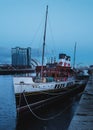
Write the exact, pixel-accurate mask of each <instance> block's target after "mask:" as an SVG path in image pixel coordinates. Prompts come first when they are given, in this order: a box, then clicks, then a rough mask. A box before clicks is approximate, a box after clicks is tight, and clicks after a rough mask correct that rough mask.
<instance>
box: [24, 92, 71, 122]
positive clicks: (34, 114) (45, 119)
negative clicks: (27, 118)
mask: <svg viewBox="0 0 93 130" xmlns="http://www.w3.org/2000/svg"><path fill="white" fill-rule="evenodd" d="M23 96H24V99H25V102H26V104H27V106H28V108H29V110H30V112H31V113H32V114H33V116H35V117H36V118H37V119H39V120H43V121H47V120H52V119H54V118H56V117H58V116H60V115H61V114H63V113H64V112H65V111H66V110H67V109H68V108H69V107H70V106H71V105H72V104H73V103H71V104H70V105H68V106H67V107H66V108H65V109H64V110H63V111H61V112H59V113H57V114H56V115H54V116H51V117H48V118H43V117H40V116H38V115H37V114H36V113H35V112H33V110H32V109H31V107H30V106H29V104H28V101H27V99H26V96H25V93H24V92H23Z"/></svg>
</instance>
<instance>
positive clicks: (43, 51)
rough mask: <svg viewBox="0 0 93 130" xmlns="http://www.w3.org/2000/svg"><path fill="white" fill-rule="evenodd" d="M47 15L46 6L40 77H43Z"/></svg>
mask: <svg viewBox="0 0 93 130" xmlns="http://www.w3.org/2000/svg"><path fill="white" fill-rule="evenodd" d="M47 15H48V5H47V6H46V17H45V28H44V36H43V50H42V66H41V77H43V65H44V55H45V40H46V27H47Z"/></svg>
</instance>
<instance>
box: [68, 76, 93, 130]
mask: <svg viewBox="0 0 93 130" xmlns="http://www.w3.org/2000/svg"><path fill="white" fill-rule="evenodd" d="M68 130H93V74H91V75H90V77H89V80H88V83H87V85H86V88H85V90H84V92H83V94H82V97H81V99H80V102H79V105H78V107H77V110H76V112H75V115H74V117H73V118H72V121H71V123H70V125H69V128H68Z"/></svg>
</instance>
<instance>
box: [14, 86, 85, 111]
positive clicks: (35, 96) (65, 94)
mask: <svg viewBox="0 0 93 130" xmlns="http://www.w3.org/2000/svg"><path fill="white" fill-rule="evenodd" d="M85 85H86V84H82V85H75V86H71V87H69V88H66V89H54V90H50V91H43V93H40V92H38V93H37V92H36V93H23V94H19V95H16V107H17V111H18V112H25V111H26V112H27V111H29V109H28V106H27V103H26V100H27V102H28V104H29V106H30V107H31V109H39V108H40V107H43V106H44V105H46V104H50V103H52V102H55V101H58V100H59V99H61V100H62V101H63V100H66V99H68V98H71V97H73V96H76V95H77V94H79V93H82V92H83V90H84V88H85ZM24 96H25V97H24ZM25 98H26V100H25Z"/></svg>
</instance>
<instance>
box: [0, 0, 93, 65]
mask: <svg viewBox="0 0 93 130" xmlns="http://www.w3.org/2000/svg"><path fill="white" fill-rule="evenodd" d="M46 5H48V7H49V9H48V20H47V34H46V50H47V53H49V54H50V55H52V56H56V55H58V54H59V53H66V54H67V55H70V56H71V59H72V63H73V55H74V54H73V52H74V46H75V42H76V43H77V47H76V65H81V64H82V65H91V64H93V60H92V55H93V36H92V35H93V0H0V63H7V62H10V61H11V60H10V59H11V48H14V47H31V48H32V49H34V48H38V49H39V50H40V52H41V48H42V43H43V32H44V22H45V11H46ZM37 53H38V52H37ZM37 56H38V54H37Z"/></svg>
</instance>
